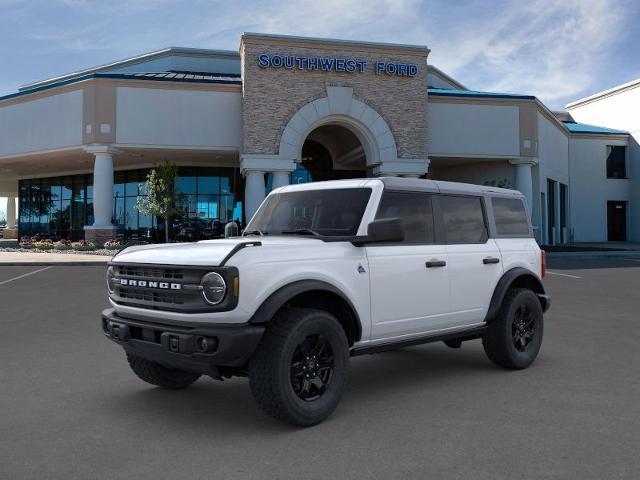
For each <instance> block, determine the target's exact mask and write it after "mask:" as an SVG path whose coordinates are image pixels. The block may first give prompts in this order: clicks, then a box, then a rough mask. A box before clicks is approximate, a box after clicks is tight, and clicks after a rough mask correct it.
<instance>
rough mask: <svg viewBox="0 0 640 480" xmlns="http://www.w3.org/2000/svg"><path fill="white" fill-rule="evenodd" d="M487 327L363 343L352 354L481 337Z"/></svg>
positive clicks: (353, 355) (354, 355)
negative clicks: (392, 340) (384, 341)
mask: <svg viewBox="0 0 640 480" xmlns="http://www.w3.org/2000/svg"><path fill="white" fill-rule="evenodd" d="M486 328H487V327H486V326H485V325H481V326H479V327H475V328H471V329H468V330H458V331H457V332H451V333H441V334H437V335H426V336H424V337H418V338H411V339H409V340H400V341H397V342H389V343H379V344H377V345H363V346H362V347H356V348H354V349H353V350H351V356H352V357H356V356H358V355H369V354H372V353H380V352H386V351H389V350H397V349H398V348H404V347H411V346H414V345H422V344H423V343H432V342H442V341H444V340H462V341H465V340H473V339H475V338H480V337H481V336H482V334H483V333H484V331H485V329H486Z"/></svg>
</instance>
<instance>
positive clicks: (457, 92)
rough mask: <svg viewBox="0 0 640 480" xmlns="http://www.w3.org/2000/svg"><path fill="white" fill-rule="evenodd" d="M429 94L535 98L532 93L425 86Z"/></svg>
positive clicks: (440, 95) (439, 95)
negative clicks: (522, 93)
mask: <svg viewBox="0 0 640 480" xmlns="http://www.w3.org/2000/svg"><path fill="white" fill-rule="evenodd" d="M427 92H428V93H429V95H435V96H438V97H475V98H518V99H523V100H535V99H536V97H535V96H533V95H521V94H518V93H498V92H479V91H477V90H454V89H448V88H430V87H429V88H427Z"/></svg>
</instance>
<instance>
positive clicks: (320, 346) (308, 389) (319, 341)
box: [291, 335, 334, 402]
mask: <svg viewBox="0 0 640 480" xmlns="http://www.w3.org/2000/svg"><path fill="white" fill-rule="evenodd" d="M333 369H334V356H333V350H332V349H331V345H330V344H329V342H328V341H327V339H326V338H325V337H324V335H309V336H308V337H307V338H305V339H304V340H303V341H302V342H301V343H300V344H298V346H297V347H296V350H295V352H294V354H293V358H292V359H291V386H292V387H293V391H294V392H295V393H296V395H297V396H298V397H299V398H300V399H302V400H304V401H305V402H312V401H314V400H316V399H318V398H320V397H321V396H322V395H323V394H324V392H326V390H327V387H328V386H329V383H330V382H331V378H332V377H333Z"/></svg>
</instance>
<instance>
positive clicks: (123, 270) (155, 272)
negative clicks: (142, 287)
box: [115, 265, 184, 280]
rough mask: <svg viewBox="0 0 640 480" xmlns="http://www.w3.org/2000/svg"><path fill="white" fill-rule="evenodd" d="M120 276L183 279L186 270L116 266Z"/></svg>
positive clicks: (117, 273)
mask: <svg viewBox="0 0 640 480" xmlns="http://www.w3.org/2000/svg"><path fill="white" fill-rule="evenodd" d="M115 270H116V275H118V276H120V277H135V278H150V279H155V280H161V279H162V280H182V279H183V278H184V270H182V269H178V268H157V267H139V266H130V265H122V266H118V267H115Z"/></svg>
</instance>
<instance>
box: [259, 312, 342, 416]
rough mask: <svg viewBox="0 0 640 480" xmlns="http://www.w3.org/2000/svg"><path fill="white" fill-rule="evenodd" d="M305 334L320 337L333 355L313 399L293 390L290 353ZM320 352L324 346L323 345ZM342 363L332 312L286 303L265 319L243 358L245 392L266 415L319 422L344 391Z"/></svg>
mask: <svg viewBox="0 0 640 480" xmlns="http://www.w3.org/2000/svg"><path fill="white" fill-rule="evenodd" d="M310 338H311V339H313V338H323V339H325V343H326V344H328V345H329V346H330V350H331V353H332V356H333V360H332V361H331V364H332V365H333V367H332V370H331V376H330V380H329V381H328V382H327V383H326V386H325V388H326V390H324V393H322V394H320V396H319V397H318V398H316V399H311V400H304V399H302V398H301V397H300V396H299V395H300V393H296V391H294V383H295V380H294V379H293V378H294V377H295V375H294V373H293V372H294V368H296V367H295V365H294V363H295V361H294V359H295V358H299V357H296V355H300V350H299V349H300V347H301V345H303V344H305V342H307V340H308V339H310ZM305 345H306V344H305ZM305 348H306V347H305ZM324 351H325V352H327V351H328V350H327V348H326V347H324ZM298 363H300V362H298ZM296 365H297V364H296ZM348 365H349V344H348V341H347V337H346V335H345V332H344V329H343V328H342V326H341V325H340V323H339V322H338V320H336V318H335V317H334V316H333V315H331V314H330V313H328V312H326V311H324V310H316V309H308V308H288V307H286V308H284V309H282V310H280V311H279V312H278V313H277V314H276V315H275V316H274V318H273V319H272V320H271V321H270V322H269V323H268V325H267V330H266V332H265V334H264V337H263V338H262V340H261V342H260V345H259V346H258V349H257V351H256V353H255V354H254V356H253V358H252V359H251V361H250V362H249V383H250V385H251V392H252V394H253V396H254V398H255V400H256V402H257V403H258V404H259V405H260V407H261V408H262V410H264V412H265V413H266V414H267V415H269V416H271V417H273V418H276V419H279V420H283V421H285V422H288V423H291V424H293V425H297V426H302V427H308V426H311V425H315V424H317V423H320V422H322V421H323V420H324V419H326V418H327V417H328V416H329V415H330V414H331V413H332V412H333V410H334V409H335V408H336V406H337V404H338V402H339V400H340V397H341V395H342V392H343V390H344V386H345V382H346V379H347V370H348ZM305 368H307V367H305ZM296 385H298V386H299V385H301V384H300V383H296Z"/></svg>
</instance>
